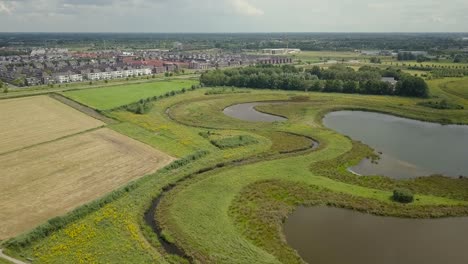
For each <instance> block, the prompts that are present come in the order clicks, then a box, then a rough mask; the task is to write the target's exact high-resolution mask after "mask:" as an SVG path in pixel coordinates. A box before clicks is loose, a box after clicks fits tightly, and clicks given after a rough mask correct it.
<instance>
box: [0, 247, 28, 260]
mask: <svg viewBox="0 0 468 264" xmlns="http://www.w3.org/2000/svg"><path fill="white" fill-rule="evenodd" d="M0 258H3V259H6V260H8V261H10V262H11V263H14V264H27V263H26V262H23V261H21V260H17V259H15V258H12V257H9V256H7V255H5V254H3V249H1V248H0Z"/></svg>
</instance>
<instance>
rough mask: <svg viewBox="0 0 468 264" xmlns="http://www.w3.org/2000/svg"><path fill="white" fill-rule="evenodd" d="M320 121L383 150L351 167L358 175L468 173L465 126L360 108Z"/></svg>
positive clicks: (467, 134) (331, 115) (467, 148)
mask: <svg viewBox="0 0 468 264" xmlns="http://www.w3.org/2000/svg"><path fill="white" fill-rule="evenodd" d="M323 123H324V125H325V126H326V127H328V128H330V129H333V130H335V131H337V132H338V133H340V134H343V135H347V136H349V137H351V138H352V139H354V140H358V141H361V142H363V143H365V144H367V145H369V146H370V147H372V148H374V149H375V150H376V151H377V152H383V154H382V155H381V160H380V161H379V162H378V164H372V162H371V161H369V160H363V161H362V162H361V163H360V164H359V165H357V166H355V167H352V168H350V170H351V171H353V172H355V173H357V174H360V175H385V176H388V177H392V178H412V177H419V176H428V175H432V174H443V175H446V176H450V177H459V176H468V126H458V125H448V126H445V125H440V124H436V123H429V122H421V121H416V120H411V119H406V118H400V117H395V116H391V115H385V114H379V113H371V112H362V111H338V112H332V113H329V114H327V115H326V116H325V118H324V119H323ZM467 263H468V262H467Z"/></svg>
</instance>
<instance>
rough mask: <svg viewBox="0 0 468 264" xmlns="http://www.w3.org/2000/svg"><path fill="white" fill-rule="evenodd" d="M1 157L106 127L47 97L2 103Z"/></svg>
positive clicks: (0, 102)
mask: <svg viewBox="0 0 468 264" xmlns="http://www.w3.org/2000/svg"><path fill="white" fill-rule="evenodd" d="M0 113H1V115H0V155H1V154H4V153H7V152H11V151H14V150H19V149H22V148H25V147H29V146H32V145H35V144H39V143H43V142H47V141H51V140H55V139H58V138H61V137H65V136H69V135H73V134H76V133H79V132H82V131H86V130H89V129H92V128H96V127H100V126H102V125H104V123H103V122H101V121H99V120H96V119H94V118H91V117H89V116H87V115H85V114H83V113H81V112H79V111H77V110H75V109H73V108H70V107H68V106H66V105H64V104H63V103H60V102H58V101H56V100H54V99H51V98H49V97H48V96H35V97H27V98H19V99H9V100H0Z"/></svg>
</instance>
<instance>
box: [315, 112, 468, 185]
mask: <svg viewBox="0 0 468 264" xmlns="http://www.w3.org/2000/svg"><path fill="white" fill-rule="evenodd" d="M323 123H324V125H325V126H326V127H328V128H330V129H333V130H335V131H337V132H338V133H340V134H344V135H347V136H349V137H351V138H352V139H354V140H358V141H361V142H363V143H365V144H367V145H369V146H370V147H372V148H374V149H375V150H376V152H382V154H381V155H380V156H381V159H380V160H379V161H378V163H377V164H375V163H372V162H371V161H370V160H367V159H365V160H363V161H362V162H361V163H360V164H358V165H357V166H355V167H352V168H350V170H351V171H353V172H355V173H357V174H360V175H385V176H388V177H392V178H411V177H419V176H428V175H433V174H443V175H446V176H450V177H459V176H468V126H458V125H448V126H447V125H440V124H436V123H428V122H421V121H416V120H411V119H406V118H400V117H395V116H391V115H385V114H379V113H371V112H362V111H338V112H332V113H329V114H327V115H326V116H325V118H324V119H323Z"/></svg>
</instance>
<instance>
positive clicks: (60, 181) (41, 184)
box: [0, 128, 173, 239]
mask: <svg viewBox="0 0 468 264" xmlns="http://www.w3.org/2000/svg"><path fill="white" fill-rule="evenodd" d="M172 160H173V158H171V157H170V156H168V155H166V154H164V153H162V152H159V151H157V150H154V149H153V148H151V147H149V146H147V145H144V144H142V143H140V142H137V141H135V140H132V139H129V138H127V137H125V136H123V135H121V134H119V133H116V132H114V131H112V130H109V129H106V128H103V129H99V130H95V131H92V132H88V133H84V134H80V135H77V136H73V137H70V138H66V139H62V140H58V141H54V142H51V143H48V144H42V145H39V146H36V147H33V148H30V149H26V150H20V151H16V152H13V153H10V154H6V155H1V156H0V167H1V168H2V175H1V177H0V222H1V223H2V226H1V227H0V238H2V239H4V238H6V237H10V236H12V235H17V234H19V233H21V232H24V231H27V230H28V229H30V228H32V227H34V226H35V225H37V224H39V223H42V222H45V221H46V220H47V219H49V218H50V217H51V216H56V215H61V214H64V213H65V212H68V211H70V210H71V209H73V208H75V207H77V206H78V205H81V204H83V203H86V202H89V201H91V200H94V199H96V198H98V197H100V196H101V195H103V194H105V193H107V192H110V191H112V190H114V189H116V188H117V187H120V186H122V185H124V184H126V183H128V182H129V181H131V180H134V179H136V178H138V177H141V176H143V175H146V174H149V173H152V172H154V171H156V170H157V169H159V168H161V167H163V166H165V165H167V164H169V163H170V162H171V161H172Z"/></svg>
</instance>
